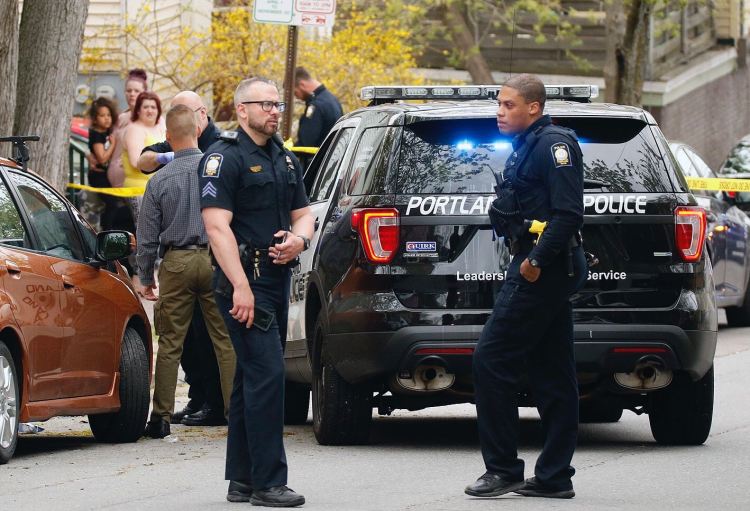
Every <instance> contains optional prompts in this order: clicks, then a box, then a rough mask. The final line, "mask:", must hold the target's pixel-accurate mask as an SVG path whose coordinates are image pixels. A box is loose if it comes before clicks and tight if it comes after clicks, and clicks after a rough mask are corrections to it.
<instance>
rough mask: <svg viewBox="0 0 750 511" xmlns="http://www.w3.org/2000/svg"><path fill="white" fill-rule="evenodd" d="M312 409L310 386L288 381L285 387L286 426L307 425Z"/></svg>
mask: <svg viewBox="0 0 750 511" xmlns="http://www.w3.org/2000/svg"><path fill="white" fill-rule="evenodd" d="M309 409H310V386H309V385H305V384H304V383H298V382H296V381H289V380H287V381H286V385H285V387H284V424H305V423H306V422H307V412H308V410H309Z"/></svg>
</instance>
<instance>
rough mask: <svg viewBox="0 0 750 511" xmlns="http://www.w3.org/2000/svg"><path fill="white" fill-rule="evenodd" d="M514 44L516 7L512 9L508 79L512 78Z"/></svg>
mask: <svg viewBox="0 0 750 511" xmlns="http://www.w3.org/2000/svg"><path fill="white" fill-rule="evenodd" d="M515 43H516V7H515V6H514V7H513V28H512V29H511V34H510V69H509V70H508V79H510V78H511V77H513V46H514V45H515Z"/></svg>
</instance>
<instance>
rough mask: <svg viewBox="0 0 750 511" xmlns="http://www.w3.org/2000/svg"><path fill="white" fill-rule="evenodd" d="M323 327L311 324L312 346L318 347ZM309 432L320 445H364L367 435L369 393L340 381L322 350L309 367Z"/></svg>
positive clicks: (370, 421) (365, 389)
mask: <svg viewBox="0 0 750 511" xmlns="http://www.w3.org/2000/svg"><path fill="white" fill-rule="evenodd" d="M323 334H324V328H323V324H322V322H321V320H320V319H318V323H317V324H316V325H315V346H321V344H320V343H321V342H322V340H323V337H324V336H323ZM312 396H313V431H314V432H315V438H316V439H317V441H318V443H319V444H321V445H351V444H364V443H367V441H368V440H369V438H370V424H371V423H372V392H371V391H370V390H369V389H368V388H367V387H366V386H363V385H352V384H350V383H348V382H347V381H346V380H344V379H343V378H342V377H341V375H339V373H338V372H337V371H336V369H335V368H334V367H333V365H332V364H331V363H330V362H328V361H327V360H326V356H325V351H323V353H321V356H320V360H319V361H317V363H316V364H314V366H313V383H312Z"/></svg>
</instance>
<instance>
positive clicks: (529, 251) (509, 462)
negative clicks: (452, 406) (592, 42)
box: [465, 75, 587, 498]
mask: <svg viewBox="0 0 750 511" xmlns="http://www.w3.org/2000/svg"><path fill="white" fill-rule="evenodd" d="M545 100H546V93H545V89H544V84H543V83H542V82H541V81H540V80H539V79H538V78H537V77H535V76H532V75H519V76H515V77H513V78H511V79H510V80H508V81H507V82H506V83H505V84H504V86H503V87H502V89H501V91H500V95H499V98H498V112H497V124H498V127H499V129H500V131H501V132H502V133H504V134H508V135H513V136H515V138H514V139H513V150H514V152H513V154H512V155H511V156H510V158H509V159H508V161H507V162H506V166H505V170H504V172H503V177H504V181H503V183H502V184H501V186H500V187H499V189H498V199H496V201H495V204H493V207H494V206H495V205H496V204H497V203H498V202H502V201H503V200H504V199H507V198H509V197H510V198H512V202H513V204H514V206H515V207H508V206H507V202H506V206H505V207H500V209H501V210H502V214H506V215H510V216H511V218H506V220H510V224H511V227H512V224H514V222H515V224H514V225H516V226H519V225H520V226H527V225H528V221H529V220H534V219H535V220H540V221H546V222H548V224H547V227H546V229H545V230H544V232H543V233H542V235H541V237H540V238H539V240H538V242H536V243H535V241H534V238H533V236H530V235H529V234H528V228H526V229H518V228H508V224H505V225H501V226H500V227H499V229H500V230H501V231H505V232H500V234H502V235H504V236H505V237H506V241H507V242H509V245H510V247H511V253H512V254H513V259H512V261H511V263H510V266H509V267H508V273H507V274H508V278H507V280H506V281H505V283H504V284H503V286H502V288H501V289H500V292H499V293H498V296H497V298H496V301H495V306H494V308H493V311H492V314H491V315H490V317H489V319H488V320H487V323H486V324H485V326H484V330H483V331H482V334H481V336H480V338H479V342H478V343H477V347H476V351H475V352H474V357H473V374H474V384H475V392H476V406H477V417H478V425H479V438H480V443H481V448H482V456H483V458H484V463H485V466H486V470H487V472H486V473H485V474H484V475H483V476H481V477H480V478H479V479H478V480H477V481H476V482H475V483H473V484H471V485H469V486H467V487H466V490H465V492H466V493H467V494H469V495H472V496H475V497H496V496H498V495H503V494H505V493H509V492H516V493H520V494H522V495H525V496H533V497H555V498H571V497H573V496H574V495H575V493H574V492H573V484H572V482H571V478H572V477H573V474H574V473H575V470H574V469H573V467H572V466H571V465H570V463H571V460H572V457H573V452H574V450H575V445H576V435H577V430H578V385H577V382H576V368H575V360H574V356H573V318H572V306H571V303H570V295H571V294H572V293H574V292H576V291H577V290H578V289H579V288H580V287H581V285H582V284H583V282H584V281H585V279H586V276H587V268H586V260H585V256H584V253H583V249H582V247H581V243H580V234H579V229H580V228H581V226H582V225H583V164H582V155H581V149H580V147H579V145H578V141H577V138H576V136H575V134H574V133H573V132H572V131H570V130H567V129H564V128H560V127H557V126H554V125H553V124H552V121H551V120H550V117H549V116H548V115H544V114H543V110H544V103H545ZM512 216H515V218H512ZM491 217H492V215H491ZM493 226H495V227H496V230H498V226H497V225H496V223H495V221H494V219H493ZM524 368H526V371H527V372H528V377H529V384H530V386H531V392H532V395H533V398H534V401H535V403H536V406H537V409H538V410H539V414H540V416H541V419H542V428H543V430H544V434H545V437H546V438H545V442H544V448H543V450H542V453H541V455H540V456H539V458H538V460H537V463H536V467H535V469H534V477H532V478H530V479H527V480H525V481H524V463H523V460H521V459H519V458H518V451H517V445H518V403H517V395H518V392H519V390H520V389H519V382H520V380H521V376H522V372H523V370H524Z"/></svg>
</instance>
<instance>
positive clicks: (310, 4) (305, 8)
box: [253, 0, 336, 27]
mask: <svg viewBox="0 0 750 511" xmlns="http://www.w3.org/2000/svg"><path fill="white" fill-rule="evenodd" d="M335 17H336V0H255V3H254V4H253V21H255V22H256V23H276V24H280V25H297V26H313V27H330V26H333V21H334V19H335Z"/></svg>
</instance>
